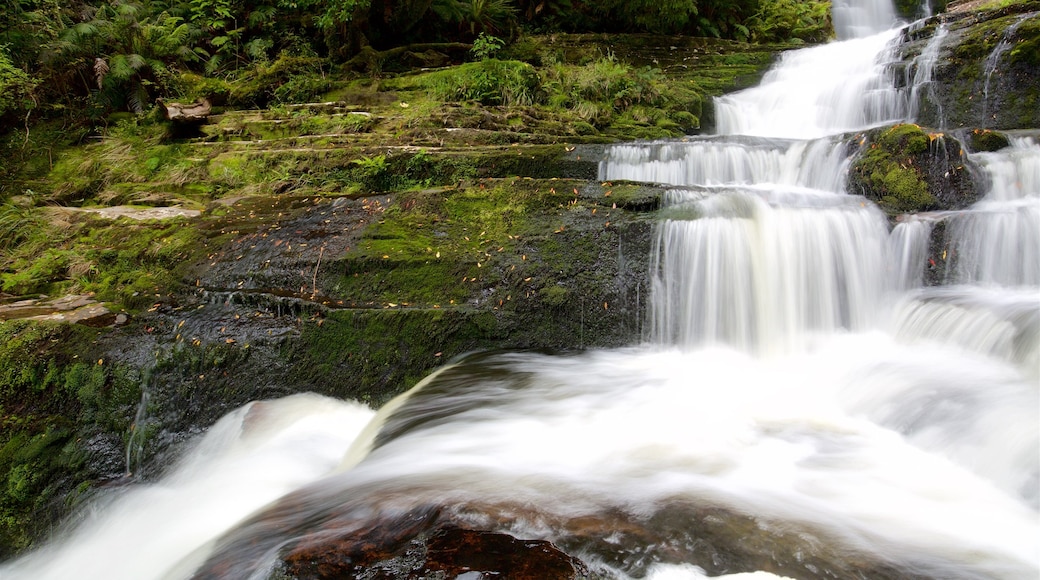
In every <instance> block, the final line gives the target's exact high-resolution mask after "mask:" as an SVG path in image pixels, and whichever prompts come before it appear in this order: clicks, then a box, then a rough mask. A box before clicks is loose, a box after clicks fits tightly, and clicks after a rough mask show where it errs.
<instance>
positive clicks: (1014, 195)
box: [0, 2, 1040, 580]
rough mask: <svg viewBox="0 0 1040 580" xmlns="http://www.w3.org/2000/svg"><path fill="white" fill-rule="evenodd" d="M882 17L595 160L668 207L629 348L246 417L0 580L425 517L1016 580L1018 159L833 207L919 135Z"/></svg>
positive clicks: (186, 567) (103, 573)
mask: <svg viewBox="0 0 1040 580" xmlns="http://www.w3.org/2000/svg"><path fill="white" fill-rule="evenodd" d="M882 4H883V3H878V2H873V3H858V4H857V3H836V10H840V12H836V13H835V21H836V22H837V23H839V24H840V25H841V26H842V27H844V28H843V29H845V30H847V32H845V35H846V36H847V37H849V38H850V39H849V40H846V41H843V42H834V43H831V44H827V45H825V46H820V47H813V48H809V49H805V50H800V51H796V52H792V53H789V54H787V55H785V57H784V59H783V60H782V62H781V63H780V64H779V65H778V67H777V68H775V69H774V70H773V71H772V72H771V73H769V75H768V76H767V77H766V79H765V80H764V81H763V83H762V84H761V85H760V86H759V87H756V88H752V89H749V90H746V91H742V92H740V93H736V94H732V95H728V96H726V97H724V98H722V99H720V100H719V102H718V119H719V127H720V130H719V133H720V134H719V135H715V136H711V137H691V138H688V139H684V140H676V141H668V142H658V143H639V144H625V145H618V146H616V147H613V148H612V149H611V150H610V151H609V152H608V154H607V156H606V158H605V159H604V161H603V162H602V165H601V178H602V179H633V180H642V181H650V182H656V183H665V184H670V185H671V186H674V189H673V190H671V191H670V192H669V193H668V195H667V200H666V208H665V209H664V210H663V211H662V218H661V223H660V226H659V230H658V241H657V244H656V246H655V250H654V255H653V257H652V262H653V271H652V274H653V283H654V287H653V296H652V304H651V305H650V312H649V314H648V316H649V319H650V329H651V330H650V336H648V339H647V341H646V343H645V344H643V345H640V346H636V347H632V348H630V349H622V350H613V351H594V352H586V353H583V354H576V355H571V356H548V355H540V354H531V353H512V354H483V355H472V356H469V357H467V358H465V359H463V360H461V361H457V362H456V363H455V364H454V365H450V366H447V367H445V368H444V369H442V370H441V371H440V372H438V373H437V374H435V375H433V376H431V377H429V378H427V380H425V381H424V382H423V383H422V384H420V385H419V386H418V387H416V388H415V389H413V390H412V391H411V392H409V393H407V394H405V395H402V396H401V397H399V398H398V399H396V400H395V401H393V402H392V403H391V404H390V405H388V406H387V407H386V408H384V409H382V410H380V411H379V413H375V412H373V411H371V410H369V409H366V408H364V407H362V406H360V405H357V404H353V403H345V402H338V401H332V400H329V399H324V398H321V397H317V396H313V395H297V396H294V397H289V398H287V399H283V400H279V401H270V402H259V403H253V404H251V405H250V406H247V407H246V408H243V409H240V410H239V411H236V412H235V413H232V414H231V415H229V416H227V417H225V418H224V419H223V420H222V421H221V422H220V423H219V424H218V425H217V426H215V427H214V428H213V429H212V430H211V431H210V432H209V433H208V434H207V435H206V436H205V438H204V439H202V440H201V442H200V443H199V444H198V445H197V447H196V448H195V449H194V450H193V451H192V452H191V453H190V454H188V455H187V456H186V457H185V458H184V459H183V460H182V464H181V465H180V466H178V467H177V468H176V469H174V470H172V473H171V475H170V476H168V477H167V478H166V479H164V480H163V481H161V482H159V483H157V484H154V485H149V486H141V487H137V488H132V489H128V490H126V491H124V492H123V493H121V494H120V495H118V496H115V497H113V498H110V499H109V500H108V501H106V502H104V503H103V504H99V505H97V506H95V511H94V512H93V513H90V514H86V515H84V516H83V517H81V518H80V520H79V523H78V525H77V526H76V527H75V529H72V530H70V531H69V532H68V533H67V534H66V535H65V537H64V538H63V539H61V540H60V541H59V542H57V543H56V544H54V545H52V546H46V547H44V548H42V549H41V550H39V551H37V552H36V553H34V554H31V555H29V556H27V557H25V558H22V559H20V560H18V561H16V562H13V563H10V564H8V565H6V566H5V567H0V577H2V578H4V579H9V578H10V579H18V580H29V579H32V580H38V579H62V580H64V579H68V578H83V579H100V578H105V579H127V580H144V579H153V578H154V579H157V580H158V579H169V580H173V579H181V578H191V577H193V575H195V577H197V578H230V579H239V578H242V579H245V578H257V579H263V578H267V577H269V575H270V569H271V566H273V565H274V563H275V561H276V560H277V559H278V557H279V555H281V554H283V553H284V552H285V550H287V549H290V548H292V547H293V546H297V545H300V544H301V543H303V544H305V543H306V540H307V539H308V538H309V539H314V538H320V537H325V536H329V535H336V534H341V535H342V534H349V533H352V532H356V531H358V530H365V529H368V528H371V527H372V526H378V525H379V524H380V522H383V523H385V522H394V521H400V520H401V519H402V518H404V517H405V516H407V515H408V514H413V513H415V512H416V510H423V509H427V508H428V507H429V506H438V507H440V508H442V509H443V510H446V511H448V512H451V514H452V518H453V521H454V522H456V523H462V524H466V523H468V524H469V525H471V526H473V527H476V528H479V529H488V530H495V531H501V532H505V533H509V534H512V535H513V536H515V537H518V538H531V539H535V538H537V539H544V540H549V541H551V542H553V543H554V544H555V545H557V546H559V547H561V548H562V549H563V550H564V551H566V552H567V553H568V554H571V555H574V556H576V557H578V558H580V559H582V560H583V561H584V562H585V563H586V564H588V566H589V568H590V570H591V572H592V573H593V575H595V576H597V577H606V578H642V577H648V578H654V579H657V580H662V579H673V578H674V579H691V578H702V577H703V576H704V575H705V574H710V575H720V574H735V573H738V572H754V571H756V570H769V571H772V572H777V573H781V574H784V575H788V576H795V577H804V578H813V577H890V578H898V577H912V578H999V579H1008V580H1012V579H1022V578H1037V577H1038V575H1040V514H1038V510H1040V492H1038V490H1040V413H1038V409H1040V394H1038V383H1040V360H1038V357H1040V355H1038V352H1040V144H1038V143H1037V141H1036V139H1035V138H1030V137H1025V136H1023V137H1016V138H1015V140H1014V144H1013V147H1011V148H1007V149H1005V150H1002V151H1000V152H997V153H985V154H975V155H973V158H974V159H973V160H974V161H975V162H976V163H977V164H978V166H979V167H981V168H982V169H983V170H984V171H985V172H987V174H988V175H989V183H990V187H989V193H988V194H987V195H986V196H985V197H984V198H983V199H982V200H981V201H980V202H979V203H978V204H976V205H975V206H973V207H972V208H969V209H968V210H964V211H960V212H948V213H944V214H941V215H935V216H921V217H912V218H908V219H906V220H904V221H903V222H902V223H900V224H899V225H898V226H897V227H896V228H894V229H891V228H890V227H889V225H888V222H887V219H886V217H885V216H884V215H883V214H882V212H881V211H880V210H878V209H877V208H876V207H875V206H874V205H873V204H872V203H870V202H868V201H866V200H864V199H862V198H859V197H855V196H851V195H848V194H846V193H845V192H844V191H843V185H842V184H843V182H844V174H845V171H846V170H847V164H848V162H849V159H848V154H847V151H848V148H847V146H846V144H845V143H844V142H843V141H842V138H841V134H842V133H844V132H846V131H850V130H856V129H862V128H865V127H868V126H874V125H879V124H885V123H890V122H894V121H899V120H905V119H907V118H908V115H909V114H910V112H911V110H912V109H913V108H914V107H912V106H911V102H912V100H913V99H912V98H911V95H912V94H914V91H915V89H914V87H904V88H903V89H896V88H894V87H895V83H894V82H893V79H892V78H890V76H889V73H888V72H886V67H885V66H884V65H885V63H886V62H887V61H888V60H890V59H891V58H893V56H892V49H891V46H892V40H893V39H894V38H895V37H896V35H897V32H896V31H895V30H886V29H888V28H890V27H891V26H892V25H893V23H894V17H893V16H892V14H893V13H892V11H891V7H890V6H889V5H887V4H884V5H883V6H882ZM942 33H943V34H945V31H944V30H942ZM852 37H854V38H852ZM915 82H917V81H915ZM926 82H928V79H927V78H924V79H921V80H920V83H926ZM914 98H916V97H914ZM938 221H944V222H945V224H946V229H947V232H948V234H949V235H950V236H951V240H953V241H952V244H953V245H952V247H953V250H952V253H954V254H956V255H955V256H951V258H950V268H949V269H948V270H949V275H948V278H949V279H948V280H947V283H946V285H943V286H938V287H925V286H924V284H923V280H924V276H923V272H924V270H925V268H926V259H925V256H926V252H927V244H928V240H929V235H930V232H931V230H932V227H933V226H934V224H935V223H936V222H938ZM279 498H281V499H279ZM272 502H274V503H272ZM265 506H267V507H265ZM250 514H252V516H251V517H247V516H250ZM301 538H303V539H302V540H301ZM200 570H201V571H200ZM459 577H460V578H462V577H466V578H473V579H476V578H480V577H483V576H480V575H479V574H476V575H472V574H471V575H466V574H464V575H462V576H459Z"/></svg>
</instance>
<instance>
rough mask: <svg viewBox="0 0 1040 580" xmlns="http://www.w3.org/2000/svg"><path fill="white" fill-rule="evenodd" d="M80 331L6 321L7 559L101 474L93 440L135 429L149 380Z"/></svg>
mask: <svg viewBox="0 0 1040 580" xmlns="http://www.w3.org/2000/svg"><path fill="white" fill-rule="evenodd" d="M97 338H98V331H96V330H93V329H89V328H86V327H82V326H78V325H67V324H49V323H30V322H0V557H6V556H9V555H11V554H9V553H7V551H9V550H17V549H22V548H25V547H27V546H28V545H29V543H30V542H31V541H33V540H34V539H37V538H38V537H39V536H40V535H42V534H43V533H44V532H46V531H47V530H48V528H49V526H50V525H52V524H53V523H54V520H55V519H56V515H57V514H56V513H54V512H55V508H57V507H59V506H61V501H59V500H58V498H61V497H62V496H63V495H65V494H69V495H67V496H66V497H67V498H69V500H71V499H72V498H74V497H75V496H74V494H72V492H73V490H74V489H75V488H77V487H80V486H81V485H82V486H85V487H89V485H90V484H91V483H92V482H94V481H96V479H97V478H98V477H99V476H103V477H111V476H112V475H113V474H111V473H105V474H100V473H98V472H97V471H95V469H96V466H92V465H91V464H90V463H89V462H88V461H87V459H88V456H89V453H90V452H89V451H88V449H87V442H88V441H90V440H91V438H92V437H94V436H95V435H97V434H99V433H108V434H115V435H119V434H123V433H126V432H127V431H128V430H129V429H130V424H131V421H132V420H133V417H134V412H135V410H136V407H137V403H138V401H139V400H140V396H141V395H140V393H141V391H140V384H141V377H140V375H139V374H138V373H137V372H136V371H134V370H133V369H131V368H129V367H126V366H123V365H118V364H111V363H110V362H109V361H106V360H104V359H103V358H100V357H99V356H98V354H97V352H96V350H95V349H94V348H93V344H94V342H95V341H96V340H97Z"/></svg>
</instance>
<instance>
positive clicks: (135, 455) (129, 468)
mask: <svg viewBox="0 0 1040 580" xmlns="http://www.w3.org/2000/svg"><path fill="white" fill-rule="evenodd" d="M149 375H150V373H149ZM149 375H146V376H145V377H144V378H143V379H142V380H141V400H140V402H138V404H137V413H136V414H135V415H134V423H133V424H132V425H131V426H130V437H129V438H128V440H127V442H126V475H127V476H133V475H134V474H135V473H137V472H138V470H139V469H140V467H141V459H142V455H143V454H144V443H145V438H146V437H147V435H146V434H147V431H148V429H147V427H146V424H147V422H148V404H149V402H150V401H151V398H152V388H151V377H150V376H149Z"/></svg>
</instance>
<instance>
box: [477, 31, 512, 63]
mask: <svg viewBox="0 0 1040 580" xmlns="http://www.w3.org/2000/svg"><path fill="white" fill-rule="evenodd" d="M505 44H506V43H505V41H504V40H502V39H501V38H499V37H497V36H491V35H490V34H485V33H483V32H481V33H480V36H478V37H477V38H476V40H474V41H473V48H471V49H470V51H469V52H470V54H472V55H473V58H475V59H477V60H487V59H489V58H494V57H495V55H496V54H498V51H499V50H501V49H502V47H503V46H505Z"/></svg>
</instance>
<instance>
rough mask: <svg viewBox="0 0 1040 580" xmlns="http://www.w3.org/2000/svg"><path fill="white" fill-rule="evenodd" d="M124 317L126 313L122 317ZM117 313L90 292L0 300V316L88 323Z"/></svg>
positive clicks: (107, 320)
mask: <svg viewBox="0 0 1040 580" xmlns="http://www.w3.org/2000/svg"><path fill="white" fill-rule="evenodd" d="M124 318H125V317H124ZM115 319H116V315H115V314H113V313H112V311H111V310H109V309H108V308H107V307H106V306H105V305H103V304H100V303H99V302H98V301H97V300H94V298H93V297H91V296H84V295H72V296H62V297H61V298H54V299H50V298H47V297H41V298H28V299H25V300H19V301H17V302H12V303H9V304H0V320H50V321H55V322H73V323H77V324H85V325H87V326H107V325H109V324H113V323H114V322H115Z"/></svg>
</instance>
